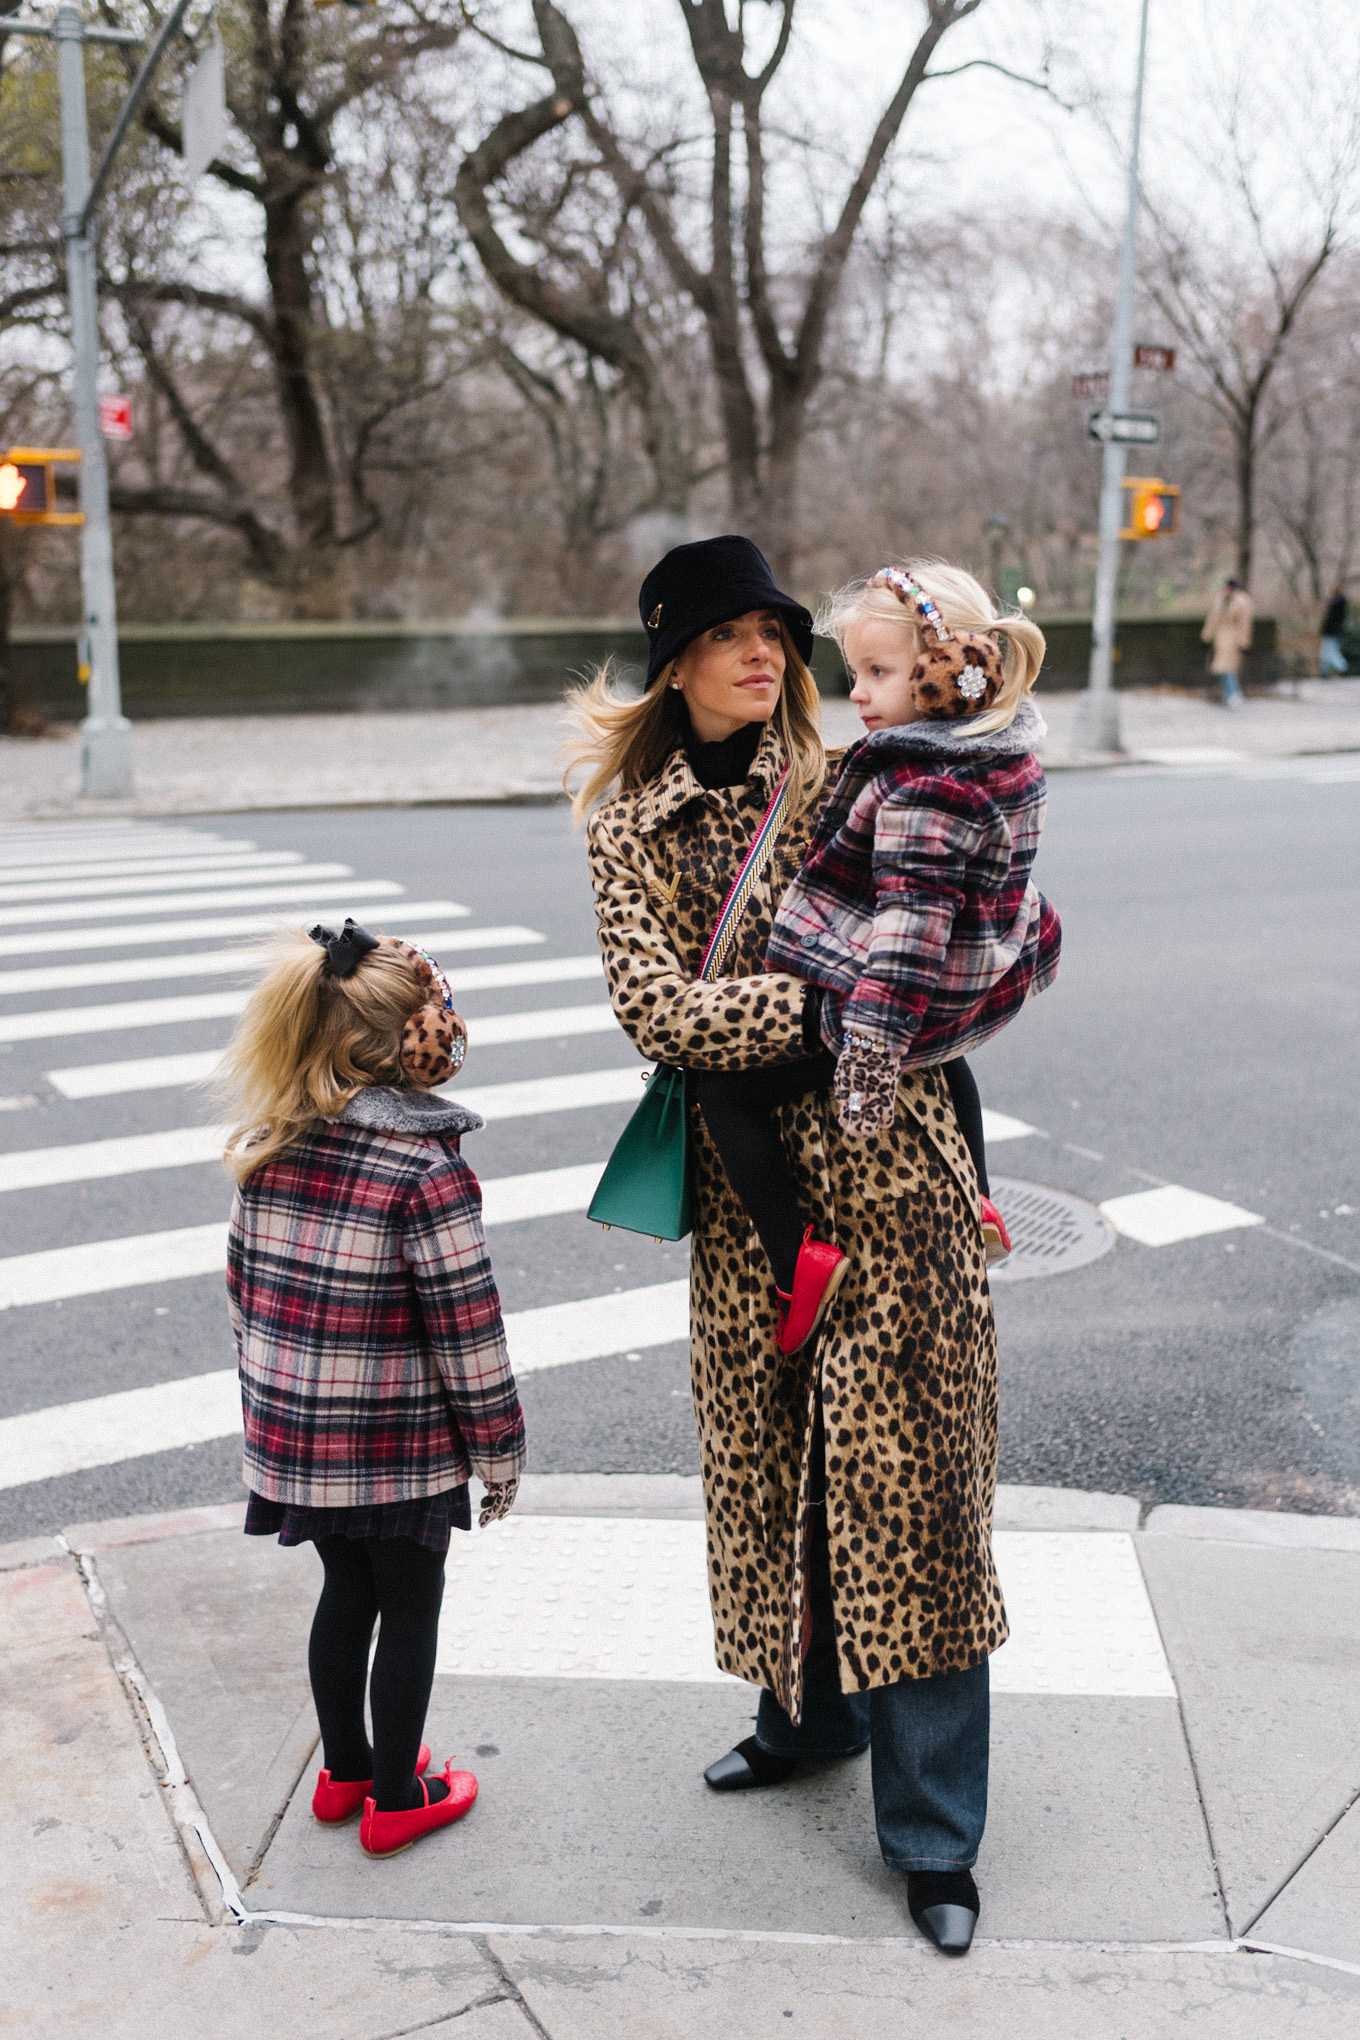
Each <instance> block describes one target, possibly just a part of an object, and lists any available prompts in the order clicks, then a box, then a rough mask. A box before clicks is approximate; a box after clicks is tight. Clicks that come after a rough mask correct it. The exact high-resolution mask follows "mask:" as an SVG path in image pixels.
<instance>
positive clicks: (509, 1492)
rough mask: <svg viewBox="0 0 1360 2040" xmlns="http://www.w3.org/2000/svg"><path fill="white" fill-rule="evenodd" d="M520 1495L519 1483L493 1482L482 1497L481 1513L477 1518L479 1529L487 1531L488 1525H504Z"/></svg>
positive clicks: (508, 1481)
mask: <svg viewBox="0 0 1360 2040" xmlns="http://www.w3.org/2000/svg"><path fill="white" fill-rule="evenodd" d="M518 1493H519V1481H518V1479H516V1480H493V1481H492V1482H491V1484H490V1486H489V1487H488V1488H487V1490H486V1493H485V1494H484V1495H483V1496H482V1507H481V1513H480V1514H479V1515H478V1517H477V1528H478V1529H479V1530H485V1528H486V1526H487V1524H488V1523H503V1522H504V1521H505V1519H506V1517H507V1516H508V1515H509V1514H510V1511H511V1510H512V1509H513V1508H514V1506H515V1496H516V1495H517V1494H518Z"/></svg>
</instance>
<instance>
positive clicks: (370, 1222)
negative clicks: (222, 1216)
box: [227, 1086, 524, 1508]
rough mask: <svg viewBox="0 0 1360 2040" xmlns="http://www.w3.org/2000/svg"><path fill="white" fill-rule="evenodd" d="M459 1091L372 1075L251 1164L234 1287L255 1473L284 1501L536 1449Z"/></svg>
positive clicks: (461, 1472) (511, 1465)
mask: <svg viewBox="0 0 1360 2040" xmlns="http://www.w3.org/2000/svg"><path fill="white" fill-rule="evenodd" d="M481 1125H482V1121H481V1120H480V1119H479V1118H478V1117H477V1115H476V1114H475V1113H474V1112H469V1111H467V1110H466V1109H465V1108H464V1107H463V1106H461V1105H457V1104H454V1103H452V1102H451V1101H450V1100H448V1099H445V1098H438V1097H433V1096H429V1095H427V1094H424V1093H421V1092H414V1091H398V1090H392V1089H387V1088H384V1087H377V1086H375V1087H373V1088H372V1089H369V1090H364V1091H360V1092H359V1093H358V1094H357V1096H355V1097H354V1098H353V1099H351V1101H350V1103H349V1104H348V1105H347V1106H346V1107H345V1109H344V1111H343V1112H342V1113H341V1114H340V1116H339V1118H337V1119H329V1120H327V1121H325V1123H324V1124H323V1125H321V1126H320V1127H318V1128H317V1129H316V1130H315V1131H314V1132H312V1133H309V1134H307V1135H306V1136H304V1138H302V1139H301V1140H298V1141H295V1142H294V1143H293V1144H292V1145H291V1146H290V1147H287V1148H285V1149H284V1150H283V1151H282V1152H281V1153H280V1154H277V1155H275V1156H274V1157H273V1159H272V1160H271V1161H269V1162H266V1163H265V1164H264V1165H263V1167H261V1168H259V1169H257V1170H256V1171H255V1173H254V1174H253V1175H251V1176H248V1177H247V1178H246V1180H245V1182H244V1183H242V1184H241V1186H240V1187H239V1189H238V1190H237V1192H236V1197H235V1201H234V1203H233V1205H232V1213H231V1226H230V1232H229V1237H228V1246H227V1297H228V1308H229V1310H230V1313H231V1322H232V1328H233V1330H234V1331H235V1333H236V1347H237V1356H238V1362H239V1367H240V1375H241V1404H242V1410H243V1413H244V1417H245V1434H246V1447H245V1469H244V1473H245V1481H246V1485H247V1486H248V1487H250V1488H252V1489H253V1490H254V1491H255V1493H256V1494H260V1495H264V1496H266V1497H267V1498H268V1499H269V1500H270V1501H277V1502H288V1503H292V1504H293V1505H294V1506H300V1507H305V1508H359V1507H363V1506H365V1505H368V1504H372V1503H380V1502H401V1501H409V1500H414V1499H416V1498H418V1497H420V1496H423V1495H434V1494H441V1493H443V1492H444V1491H445V1490H446V1489H448V1488H455V1487H461V1486H462V1485H463V1484H464V1482H466V1480H467V1478H468V1475H469V1472H470V1471H471V1470H472V1469H473V1468H475V1469H476V1471H477V1472H478V1473H479V1474H480V1475H481V1477H482V1479H483V1480H484V1481H487V1482H488V1483H489V1482H492V1481H503V1480H512V1479H514V1478H516V1477H517V1476H518V1474H519V1473H520V1472H521V1470H522V1468H523V1464H524V1420H523V1417H522V1416H521V1413H520V1407H519V1397H518V1395H517V1393H516V1390H515V1381H514V1376H513V1374H512V1373H511V1370H510V1361H509V1356H508V1354H507V1352H506V1348H505V1332H504V1328H503V1326H502V1323H501V1307H500V1298H499V1297H498V1295H497V1293H496V1284H495V1281H494V1279H493V1277H492V1274H491V1264H490V1262H489V1260H488V1258H487V1251H486V1241H485V1238H484V1237H483V1233H482V1217H481V1212H482V1199H481V1192H480V1190H479V1189H478V1186H477V1179H476V1177H475V1176H474V1175H473V1173H472V1171H471V1169H470V1168H469V1167H468V1165H467V1163H466V1162H465V1161H464V1160H463V1158H462V1155H461V1153H460V1152H459V1139H460V1136H461V1135H462V1134H464V1133H469V1132H472V1131H474V1130H475V1129H476V1128H478V1127H480V1126H481Z"/></svg>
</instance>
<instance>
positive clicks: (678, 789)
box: [637, 723, 784, 835]
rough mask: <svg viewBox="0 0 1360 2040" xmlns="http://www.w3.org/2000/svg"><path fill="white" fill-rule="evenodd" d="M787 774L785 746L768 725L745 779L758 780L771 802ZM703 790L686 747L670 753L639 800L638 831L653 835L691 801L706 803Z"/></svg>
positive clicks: (705, 795) (773, 728)
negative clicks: (782, 777) (781, 778)
mask: <svg viewBox="0 0 1360 2040" xmlns="http://www.w3.org/2000/svg"><path fill="white" fill-rule="evenodd" d="M783 770H784V746H783V744H782V743H781V742H780V740H779V735H778V732H777V731H776V729H775V727H774V724H773V723H766V725H765V729H764V732H763V733H762V735H761V739H760V748H759V750H758V751H757V752H756V755H755V757H754V758H753V759H752V761H751V769H750V771H749V772H748V773H747V775H746V780H747V784H748V785H749V784H750V782H751V781H752V780H755V781H756V782H757V783H758V784H759V785H760V786H761V787H762V788H763V789H764V792H765V798H766V800H769V798H770V797H771V795H772V794H773V792H774V789H775V783H776V781H777V780H778V778H779V775H780V773H781V772H782V771H783ZM707 798H708V795H707V793H706V792H705V790H704V788H703V787H702V786H700V784H699V782H698V780H697V779H696V778H695V776H694V773H693V771H692V769H691V767H690V762H689V759H688V758H687V757H686V756H685V747H684V745H683V744H680V745H678V746H677V748H676V749H675V750H674V751H672V752H671V755H670V757H669V758H668V759H667V760H666V763H665V764H664V765H663V766H662V768H661V770H660V772H659V773H658V774H657V776H656V778H655V779H653V780H650V781H649V782H648V784H647V785H646V786H644V787H643V789H642V791H641V792H640V793H639V794H638V796H637V827H638V828H639V830H640V831H641V832H642V834H643V835H650V834H652V832H653V831H654V830H656V829H659V828H661V827H662V825H663V824H664V823H666V822H668V821H669V820H670V818H671V816H672V815H674V814H678V813H679V812H680V809H681V808H682V807H685V806H686V805H687V804H688V802H690V801H692V800H706V799H707Z"/></svg>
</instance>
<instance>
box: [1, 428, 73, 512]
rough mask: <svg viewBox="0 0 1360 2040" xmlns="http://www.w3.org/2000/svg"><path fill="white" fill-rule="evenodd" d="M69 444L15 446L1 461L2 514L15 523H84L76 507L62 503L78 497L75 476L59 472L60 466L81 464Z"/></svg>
mask: <svg viewBox="0 0 1360 2040" xmlns="http://www.w3.org/2000/svg"><path fill="white" fill-rule="evenodd" d="M79 460H80V454H79V453H78V452H77V451H75V450H74V449H73V448H70V447H59V446H12V447H11V448H10V450H9V452H8V453H7V454H6V455H5V457H4V459H3V461H0V516H3V517H6V518H8V519H9V520H10V522H11V523H14V524H83V523H84V522H85V519H84V518H83V517H82V516H81V514H80V511H79V510H77V509H59V508H58V504H59V503H71V504H74V503H75V502H76V500H77V491H76V482H75V476H74V475H61V476H60V477H59V476H58V475H57V473H56V470H57V468H58V466H61V467H69V466H75V465H77V464H78V463H79Z"/></svg>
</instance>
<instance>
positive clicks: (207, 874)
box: [0, 858, 354, 914]
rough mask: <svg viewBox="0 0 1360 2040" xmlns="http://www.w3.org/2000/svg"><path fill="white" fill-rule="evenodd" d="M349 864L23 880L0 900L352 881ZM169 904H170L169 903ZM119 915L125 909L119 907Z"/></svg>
mask: <svg viewBox="0 0 1360 2040" xmlns="http://www.w3.org/2000/svg"><path fill="white" fill-rule="evenodd" d="M353 876H354V866H353V865H352V864H299V865H297V866H296V867H295V868H294V869H292V870H288V871H273V870H270V871H260V870H257V869H256V868H255V862H254V859H253V858H252V859H237V860H236V861H234V862H232V863H229V864H227V866H226V867H225V869H222V870H214V871H198V870H194V871H189V872H183V871H179V872H165V873H159V874H158V873H154V872H153V873H150V874H148V873H146V872H138V873H137V874H136V875H135V876H134V877H131V878H62V879H42V880H34V879H26V880H25V881H24V882H23V883H22V884H20V885H0V901H6V902H10V903H17V902H18V901H20V900H98V899H112V898H113V897H114V895H115V894H118V895H121V894H123V893H176V892H193V891H195V889H198V888H201V887H202V886H203V885H204V883H205V882H206V883H207V884H209V885H222V886H225V885H260V884H268V883H269V882H270V881H271V880H274V881H277V880H279V879H282V878H286V879H288V880H289V881H290V882H291V881H292V880H293V879H298V880H302V879H312V878H352V877H353ZM171 904H172V905H173V904H174V903H173V901H172V902H171ZM117 911H118V912H119V913H120V914H121V913H123V912H124V911H125V910H124V908H123V907H122V906H120V907H119V908H118V910H117Z"/></svg>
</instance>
